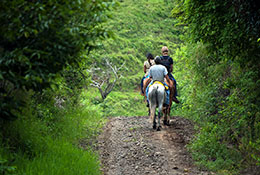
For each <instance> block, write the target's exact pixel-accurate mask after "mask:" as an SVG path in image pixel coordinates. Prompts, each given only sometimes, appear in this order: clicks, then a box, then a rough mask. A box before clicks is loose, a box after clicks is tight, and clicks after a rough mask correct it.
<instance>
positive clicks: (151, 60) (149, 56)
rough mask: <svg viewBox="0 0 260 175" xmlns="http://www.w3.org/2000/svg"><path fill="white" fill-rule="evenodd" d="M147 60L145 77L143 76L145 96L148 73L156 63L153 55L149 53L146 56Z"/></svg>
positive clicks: (142, 83) (142, 93) (142, 91)
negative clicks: (145, 82)
mask: <svg viewBox="0 0 260 175" xmlns="http://www.w3.org/2000/svg"><path fill="white" fill-rule="evenodd" d="M146 58H147V60H146V61H145V62H144V73H145V75H144V76H143V78H142V80H141V95H144V90H143V87H144V81H147V78H148V72H149V69H150V67H151V66H153V65H155V62H154V57H153V55H152V54H151V53H148V54H147V55H146Z"/></svg>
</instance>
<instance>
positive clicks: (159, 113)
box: [157, 111, 162, 131]
mask: <svg viewBox="0 0 260 175" xmlns="http://www.w3.org/2000/svg"><path fill="white" fill-rule="evenodd" d="M160 119H161V112H160V111H159V112H158V128H157V131H161V128H162V127H161V122H160Z"/></svg>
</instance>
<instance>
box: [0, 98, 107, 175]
mask: <svg viewBox="0 0 260 175" xmlns="http://www.w3.org/2000/svg"><path fill="white" fill-rule="evenodd" d="M29 106H30V105H29ZM53 108H56V107H54V106H53ZM40 109H41V110H45V113H44V116H41V117H39V116H38V115H37V112H39V111H35V110H34V109H32V108H30V107H29V108H26V111H23V112H22V115H21V116H19V118H18V119H17V120H16V121H12V122H5V123H4V125H5V127H4V130H3V132H2V133H1V140H0V141H1V143H0V172H1V173H2V174H19V175H20V174H21V175H22V174H26V175H38V174H39V175H41V174H42V175H47V174H48V175H52V174H53V175H59V174H60V175H72V174H77V175H80V174H84V175H86V174H90V175H98V174H101V172H100V167H99V166H100V165H99V160H98V155H97V153H96V152H95V151H94V150H93V149H92V148H91V145H89V143H90V141H89V140H90V139H93V137H96V136H97V134H98V133H99V131H100V129H101V127H102V126H103V121H104V119H103V117H102V115H101V113H99V112H96V110H95V109H92V108H91V107H86V106H85V105H83V104H82V103H79V104H78V105H71V106H70V105H67V106H66V108H64V109H58V110H57V109H56V110H50V111H55V112H50V111H48V112H46V109H49V108H46V109H45V108H44V106H41V107H40ZM37 110H39V108H38V109H37ZM79 140H83V141H82V142H83V143H80V142H79Z"/></svg>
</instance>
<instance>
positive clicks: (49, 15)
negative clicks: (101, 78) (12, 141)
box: [0, 0, 114, 119]
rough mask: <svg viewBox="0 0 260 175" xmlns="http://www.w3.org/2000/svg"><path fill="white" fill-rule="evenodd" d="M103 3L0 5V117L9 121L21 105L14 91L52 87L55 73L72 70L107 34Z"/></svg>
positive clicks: (85, 0)
mask: <svg viewBox="0 0 260 175" xmlns="http://www.w3.org/2000/svg"><path fill="white" fill-rule="evenodd" d="M113 4H114V2H112V1H110V0H107V1H101V0H98V1H90V0H80V1H68V0H60V1H51V0H48V1H44V2H41V1H39V2H38V1H37V2H31V1H26V0H21V1H20V0H15V1H8V0H3V1H1V2H0V6H1V13H0V20H1V22H2V27H1V29H0V51H1V52H0V62H1V64H0V69H1V72H0V82H1V86H0V102H1V103H0V104H1V106H0V109H1V118H5V119H10V118H13V117H14V115H13V109H17V110H18V109H19V108H20V107H21V106H22V104H21V103H22V102H23V100H22V99H20V98H18V97H17V91H18V92H20V91H22V93H24V89H26V90H28V89H33V90H35V91H40V90H42V89H46V88H47V87H50V85H51V84H54V83H55V82H54V81H53V80H54V79H55V78H56V76H57V74H58V73H61V71H62V70H63V69H64V68H65V67H67V66H71V67H77V66H79V64H80V63H81V62H82V61H83V60H84V59H85V58H86V57H82V56H81V55H82V53H83V52H84V53H85V52H86V50H88V51H89V50H91V48H93V47H94V46H95V45H96V44H95V43H96V41H97V40H100V39H102V38H105V37H106V36H109V35H110V32H109V31H107V30H106V28H104V27H103V25H102V24H103V23H104V22H105V21H106V20H107V19H108V17H109V14H108V13H107V11H108V10H110V9H111V7H112V6H113Z"/></svg>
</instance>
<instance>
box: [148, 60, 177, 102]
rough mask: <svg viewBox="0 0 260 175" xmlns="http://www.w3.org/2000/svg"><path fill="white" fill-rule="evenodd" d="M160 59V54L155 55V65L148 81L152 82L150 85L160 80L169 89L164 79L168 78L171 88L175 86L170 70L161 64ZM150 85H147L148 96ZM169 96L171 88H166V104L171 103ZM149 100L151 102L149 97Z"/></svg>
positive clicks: (151, 69)
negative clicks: (169, 74)
mask: <svg viewBox="0 0 260 175" xmlns="http://www.w3.org/2000/svg"><path fill="white" fill-rule="evenodd" d="M160 60H161V59H160V57H159V56H157V57H155V60H154V62H155V65H153V66H152V67H151V68H150V70H149V73H148V77H149V78H148V79H149V81H148V82H150V83H149V86H150V84H153V83H154V82H159V83H161V84H162V85H164V86H165V88H166V89H167V88H169V87H168V85H167V84H166V83H165V82H164V79H166V81H168V82H170V84H169V86H170V88H171V87H172V86H173V84H172V81H170V78H169V76H168V71H167V69H166V67H165V66H163V65H162V64H161V61H160ZM149 86H148V87H147V84H146V85H145V90H146V97H147V94H148V88H149ZM169 96H170V92H169V90H166V101H165V104H166V105H169ZM147 101H148V102H149V99H148V98H147Z"/></svg>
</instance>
